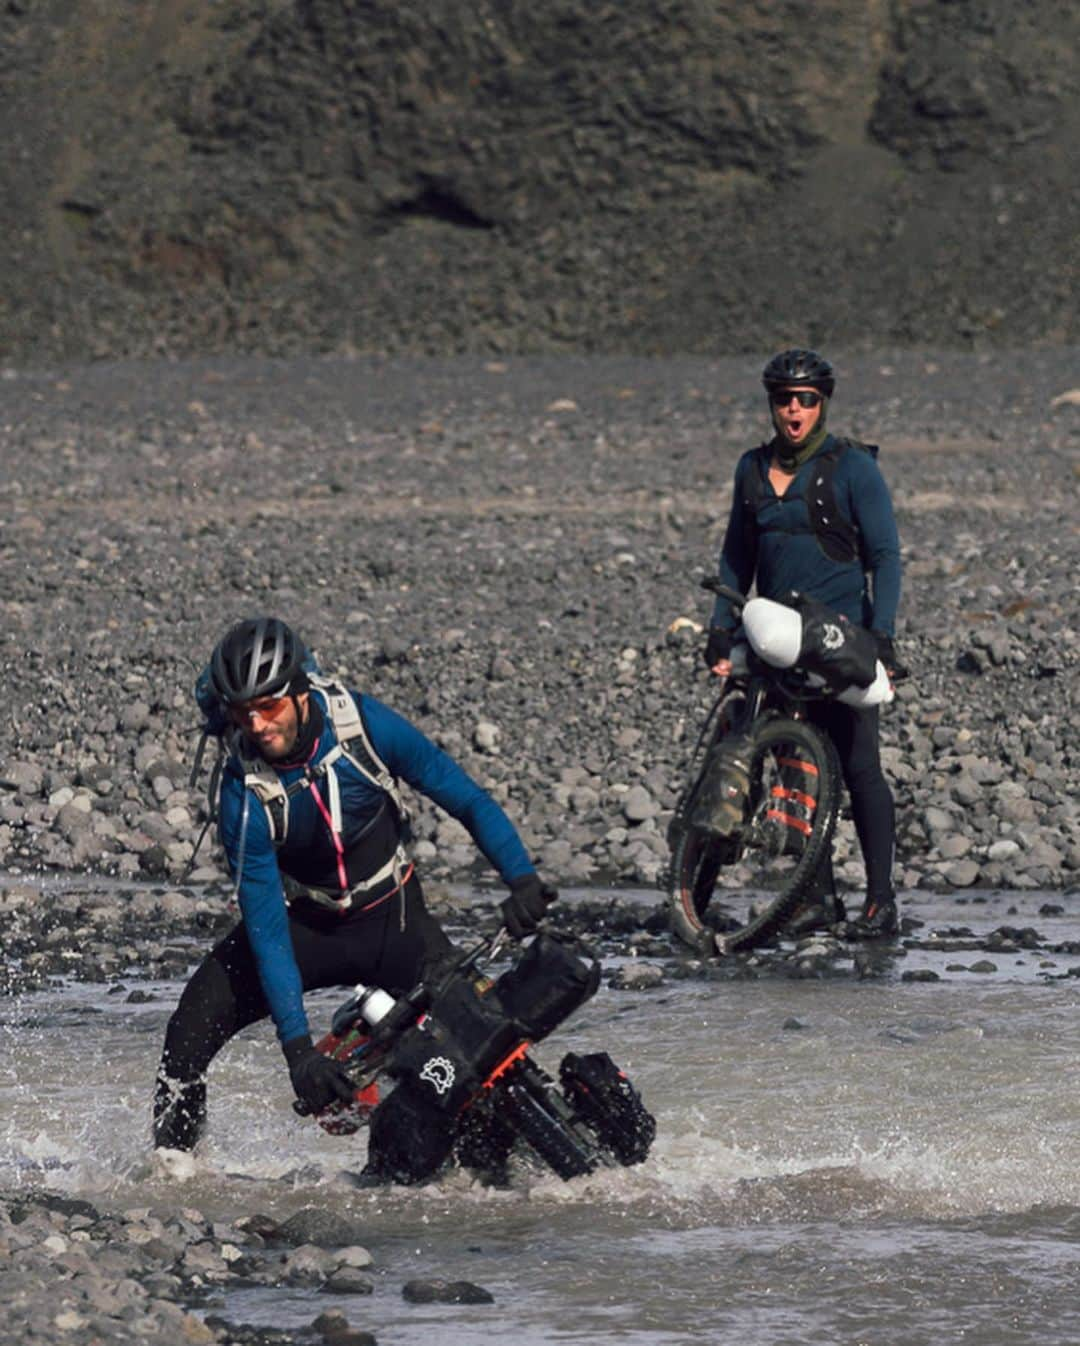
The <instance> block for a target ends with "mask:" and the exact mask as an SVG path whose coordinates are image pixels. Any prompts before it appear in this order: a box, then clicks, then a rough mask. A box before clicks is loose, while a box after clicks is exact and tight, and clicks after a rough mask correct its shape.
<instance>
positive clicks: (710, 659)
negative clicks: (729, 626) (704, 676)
mask: <svg viewBox="0 0 1080 1346" xmlns="http://www.w3.org/2000/svg"><path fill="white" fill-rule="evenodd" d="M732 644H733V642H732V639H731V632H730V631H725V630H724V628H723V627H722V626H710V627H709V639H708V640H707V641H706V642H705V650H704V656H703V657H704V659H705V663H706V665H707V666H708V667H709V668H713V667H715V665H716V664H718V663H719V662H720V660H721V659H730V658H731V647H732Z"/></svg>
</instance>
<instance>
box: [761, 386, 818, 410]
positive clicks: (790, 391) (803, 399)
mask: <svg viewBox="0 0 1080 1346" xmlns="http://www.w3.org/2000/svg"><path fill="white" fill-rule="evenodd" d="M792 398H794V399H795V401H796V402H798V404H799V406H800V407H816V406H817V405H818V403H819V402H821V400H822V397H821V394H820V393H815V392H811V391H810V390H809V389H808V388H798V389H796V388H778V389H777V390H776V391H775V392H771V393H770V394H769V401H770V402H771V403H772V404H773V406H774V407H786V406H787V404H788V403H789V402H790V401H791V399H792Z"/></svg>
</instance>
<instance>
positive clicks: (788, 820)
mask: <svg viewBox="0 0 1080 1346" xmlns="http://www.w3.org/2000/svg"><path fill="white" fill-rule="evenodd" d="M765 817H766V818H769V819H771V821H772V822H774V823H783V824H784V826H785V827H793V828H794V829H795V831H796V832H801V833H802V834H803V836H804V837H808V836H809V835H810V833H811V832H812V831H813V830H814V829H813V828H812V827H811V826H810V824H809V823H804V822H803V820H802V819H801V818H793V817H792V816H791V814H790V813H781V812H780V810H779V809H767V810H766V813H765Z"/></svg>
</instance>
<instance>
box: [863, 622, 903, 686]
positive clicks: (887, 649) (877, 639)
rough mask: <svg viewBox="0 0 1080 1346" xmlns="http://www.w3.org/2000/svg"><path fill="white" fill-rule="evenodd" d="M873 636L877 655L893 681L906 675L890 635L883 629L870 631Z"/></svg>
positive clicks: (899, 679)
mask: <svg viewBox="0 0 1080 1346" xmlns="http://www.w3.org/2000/svg"><path fill="white" fill-rule="evenodd" d="M870 634H871V635H872V636H873V637H874V643H875V644H876V645H877V657H878V658H879V659H880V660H881V662H882V663H883V664H884V665H885V671H886V672H887V673H888V675H889V676H890V677H891V678H892V680H893V682H900V681H901V680H902V679H904V678H906V677H907V676H908V670H907V669H906V668H905V667H904V665H903V664H902V663H901V662H900V660H899V659H898V658H897V654H896V646H895V645H894V644H893V638H892V636H888V635H886V634H885V632H884V631H871V632H870Z"/></svg>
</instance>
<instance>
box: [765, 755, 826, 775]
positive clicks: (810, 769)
mask: <svg viewBox="0 0 1080 1346" xmlns="http://www.w3.org/2000/svg"><path fill="white" fill-rule="evenodd" d="M776 760H777V761H778V762H779V763H780V765H781V766H788V767H791V769H792V771H801V772H803V774H804V775H806V776H816V775H818V774H819V772H818V769H817V767H816V766H815V765H814V764H813V762H804V761H802V760H801V759H800V758H798V757H778V758H777V759H776Z"/></svg>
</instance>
